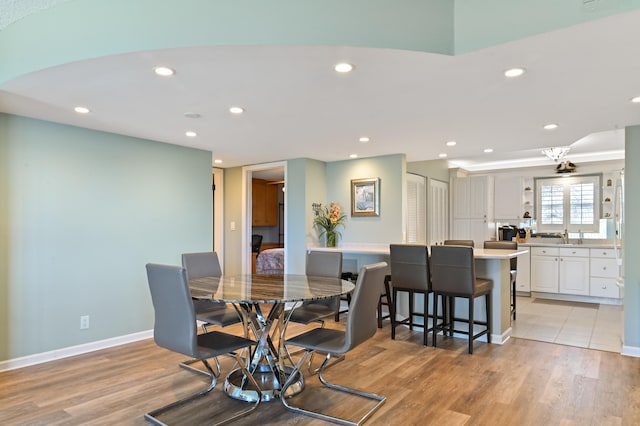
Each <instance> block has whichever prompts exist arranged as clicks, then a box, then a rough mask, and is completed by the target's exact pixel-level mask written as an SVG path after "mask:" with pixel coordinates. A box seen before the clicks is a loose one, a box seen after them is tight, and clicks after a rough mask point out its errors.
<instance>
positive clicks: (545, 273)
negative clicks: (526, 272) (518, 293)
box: [531, 256, 558, 293]
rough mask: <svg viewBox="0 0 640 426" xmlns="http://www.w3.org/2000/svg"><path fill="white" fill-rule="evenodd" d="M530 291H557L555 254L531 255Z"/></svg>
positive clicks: (556, 260)
mask: <svg viewBox="0 0 640 426" xmlns="http://www.w3.org/2000/svg"><path fill="white" fill-rule="evenodd" d="M531 291H543V292H546V293H557V292H558V257H557V256H531Z"/></svg>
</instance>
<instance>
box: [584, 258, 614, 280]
mask: <svg viewBox="0 0 640 426" xmlns="http://www.w3.org/2000/svg"><path fill="white" fill-rule="evenodd" d="M590 275H591V276H592V277H604V278H615V277H616V276H617V275H618V267H617V266H616V260H615V259H594V258H592V259H591V273H590Z"/></svg>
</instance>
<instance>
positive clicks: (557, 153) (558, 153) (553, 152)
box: [542, 146, 571, 163]
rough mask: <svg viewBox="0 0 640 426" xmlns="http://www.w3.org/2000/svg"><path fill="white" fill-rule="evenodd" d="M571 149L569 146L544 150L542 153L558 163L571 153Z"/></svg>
mask: <svg viewBox="0 0 640 426" xmlns="http://www.w3.org/2000/svg"><path fill="white" fill-rule="evenodd" d="M570 149H571V148H569V147H568V146H556V147H553V148H545V149H543V150H542V153H543V154H544V155H546V156H547V157H549V159H551V160H553V161H555V162H556V163H558V162H560V160H562V159H563V158H564V157H565V156H566V155H567V153H569V150H570Z"/></svg>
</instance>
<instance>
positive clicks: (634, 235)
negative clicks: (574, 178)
mask: <svg viewBox="0 0 640 426" xmlns="http://www.w3.org/2000/svg"><path fill="white" fill-rule="evenodd" d="M624 163H625V165H624V174H625V176H624V178H625V195H624V201H625V206H624V218H625V224H624V226H625V234H624V250H625V251H624V275H625V287H624V345H625V346H631V347H634V348H636V349H638V348H640V263H639V262H638V261H637V259H638V258H637V254H638V253H640V221H638V217H639V216H640V197H637V196H635V195H637V192H635V193H634V191H637V190H638V184H639V183H640V167H637V166H634V164H640V126H632V127H627V128H626V132H625V160H624Z"/></svg>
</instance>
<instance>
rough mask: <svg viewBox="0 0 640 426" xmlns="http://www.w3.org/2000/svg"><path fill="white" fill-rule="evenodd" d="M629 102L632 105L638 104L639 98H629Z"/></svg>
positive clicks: (639, 102)
mask: <svg viewBox="0 0 640 426" xmlns="http://www.w3.org/2000/svg"><path fill="white" fill-rule="evenodd" d="M631 102H633V103H634V104H640V96H636V97H635V98H631Z"/></svg>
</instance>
